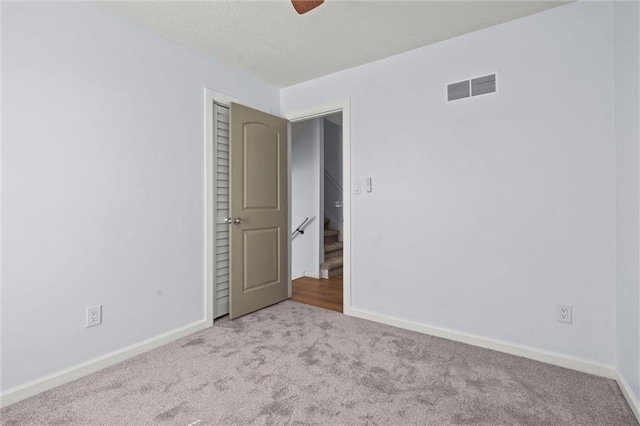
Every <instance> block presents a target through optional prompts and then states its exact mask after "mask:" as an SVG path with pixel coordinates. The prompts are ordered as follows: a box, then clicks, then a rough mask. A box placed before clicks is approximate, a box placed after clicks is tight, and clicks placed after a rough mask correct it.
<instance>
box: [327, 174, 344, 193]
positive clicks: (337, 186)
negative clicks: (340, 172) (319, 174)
mask: <svg viewBox="0 0 640 426" xmlns="http://www.w3.org/2000/svg"><path fill="white" fill-rule="evenodd" d="M324 177H325V179H327V180H328V181H329V182H330V183H331V184H332V185H333V186H335V187H336V188H338V189H339V190H340V192H342V185H340V183H338V181H337V180H335V179H334V178H333V176H331V175H330V174H329V173H327V171H326V170H325V171H324Z"/></svg>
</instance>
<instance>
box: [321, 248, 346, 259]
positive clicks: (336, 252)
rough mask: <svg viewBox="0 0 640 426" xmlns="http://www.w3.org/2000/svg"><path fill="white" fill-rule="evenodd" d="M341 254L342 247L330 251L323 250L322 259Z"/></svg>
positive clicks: (340, 255)
mask: <svg viewBox="0 0 640 426" xmlns="http://www.w3.org/2000/svg"><path fill="white" fill-rule="evenodd" d="M342 254H343V252H342V249H340V250H334V251H330V252H325V254H324V260H327V259H333V258H334V257H342Z"/></svg>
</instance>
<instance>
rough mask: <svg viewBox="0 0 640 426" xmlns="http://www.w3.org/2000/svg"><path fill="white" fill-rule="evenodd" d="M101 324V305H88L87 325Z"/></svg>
mask: <svg viewBox="0 0 640 426" xmlns="http://www.w3.org/2000/svg"><path fill="white" fill-rule="evenodd" d="M100 324H102V305H96V306H89V307H88V308H87V327H93V326H96V325H100Z"/></svg>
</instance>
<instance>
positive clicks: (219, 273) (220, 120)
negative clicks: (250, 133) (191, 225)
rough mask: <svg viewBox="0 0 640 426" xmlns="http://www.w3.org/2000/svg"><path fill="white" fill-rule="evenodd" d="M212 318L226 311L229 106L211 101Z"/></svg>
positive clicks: (227, 301)
mask: <svg viewBox="0 0 640 426" xmlns="http://www.w3.org/2000/svg"><path fill="white" fill-rule="evenodd" d="M214 123H215V134H216V139H215V143H216V184H217V185H216V186H217V188H216V190H217V197H216V237H215V238H216V264H215V268H216V308H217V309H216V318H217V317H221V316H223V315H227V314H228V313H229V225H228V224H227V223H226V222H225V218H227V217H230V216H229V108H228V107H226V106H224V105H218V104H215V107H214Z"/></svg>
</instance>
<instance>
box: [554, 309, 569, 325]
mask: <svg viewBox="0 0 640 426" xmlns="http://www.w3.org/2000/svg"><path fill="white" fill-rule="evenodd" d="M556 320H557V321H558V322H563V323H565V324H571V323H572V322H573V307H572V306H571V305H558V309H557V313H556Z"/></svg>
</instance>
